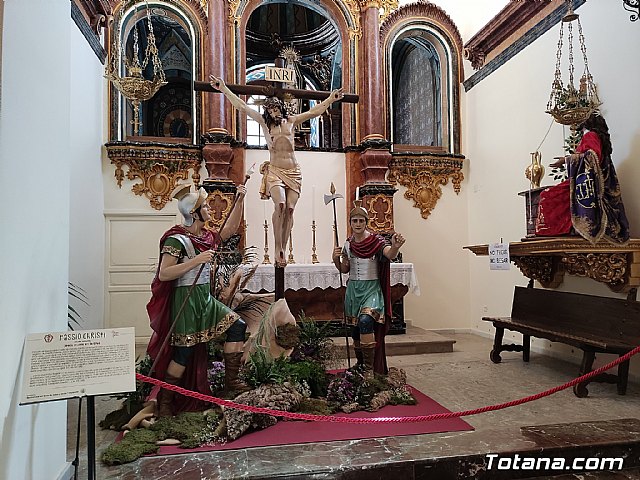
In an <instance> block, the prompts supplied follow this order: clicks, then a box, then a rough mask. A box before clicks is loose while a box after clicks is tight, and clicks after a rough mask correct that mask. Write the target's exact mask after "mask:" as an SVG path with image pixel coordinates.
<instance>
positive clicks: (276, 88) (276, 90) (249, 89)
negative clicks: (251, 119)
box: [193, 57, 359, 103]
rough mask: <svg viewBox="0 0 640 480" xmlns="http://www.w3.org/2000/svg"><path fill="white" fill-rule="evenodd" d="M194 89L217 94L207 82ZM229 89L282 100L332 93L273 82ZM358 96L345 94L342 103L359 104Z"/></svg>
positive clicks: (281, 61)
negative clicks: (286, 86) (290, 86)
mask: <svg viewBox="0 0 640 480" xmlns="http://www.w3.org/2000/svg"><path fill="white" fill-rule="evenodd" d="M275 65H276V68H280V69H281V68H282V67H283V65H284V59H283V58H281V57H278V58H276V61H275ZM193 83H194V89H195V90H196V91H199V92H216V93H221V92H220V91H219V90H216V89H215V88H213V87H212V86H211V84H210V83H207V82H193ZM227 87H229V90H231V91H232V92H233V93H235V94H236V95H264V96H265V97H278V98H279V99H281V100H284V99H285V96H286V97H289V98H290V97H293V98H304V99H308V100H324V99H325V98H327V97H328V96H329V95H331V92H326V91H323V90H304V89H301V88H285V87H284V84H283V82H272V85H240V84H234V83H227ZM358 99H359V97H358V95H356V94H355V93H345V94H344V96H343V97H342V99H341V101H343V102H347V103H358Z"/></svg>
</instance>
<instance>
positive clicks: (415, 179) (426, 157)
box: [388, 154, 464, 219]
mask: <svg viewBox="0 0 640 480" xmlns="http://www.w3.org/2000/svg"><path fill="white" fill-rule="evenodd" d="M463 159H464V157H463V156H461V155H442V156H436V155H434V154H418V155H405V154H403V155H393V159H392V160H391V163H390V164H389V177H388V178H389V182H391V183H392V184H396V183H399V184H400V185H402V186H403V187H405V188H406V189H407V191H406V192H405V193H404V197H405V198H406V199H407V200H413V206H414V207H416V208H418V209H419V210H420V215H421V216H422V218H425V219H426V218H428V217H429V215H431V212H432V211H433V209H434V208H435V206H436V204H437V203H438V200H439V199H440V197H441V196H442V187H443V186H445V185H447V184H448V183H449V180H451V183H452V184H453V190H454V191H455V192H456V194H459V193H460V189H461V184H462V181H463V180H464V174H463V173H462V166H463Z"/></svg>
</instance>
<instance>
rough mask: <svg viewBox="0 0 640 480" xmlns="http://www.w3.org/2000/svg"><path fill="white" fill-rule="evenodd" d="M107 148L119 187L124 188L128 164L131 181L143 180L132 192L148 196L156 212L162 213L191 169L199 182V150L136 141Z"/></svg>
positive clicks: (119, 143)
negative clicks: (123, 182) (124, 167)
mask: <svg viewBox="0 0 640 480" xmlns="http://www.w3.org/2000/svg"><path fill="white" fill-rule="evenodd" d="M106 147H107V155H108V156H109V159H110V160H111V163H112V164H114V165H115V166H116V170H115V174H114V175H115V178H116V181H117V182H118V186H119V187H120V188H122V180H123V179H124V176H125V173H124V170H123V169H122V167H123V166H125V165H126V166H127V167H128V168H129V169H128V171H127V173H126V176H127V178H128V179H129V180H135V179H136V178H139V179H140V180H142V183H137V184H135V185H133V186H132V187H131V191H132V192H133V193H135V194H136V195H144V196H145V197H147V198H148V199H149V201H150V204H151V206H152V207H153V208H155V209H156V210H162V209H163V208H164V206H165V205H166V204H167V202H169V201H170V200H171V192H172V191H173V190H174V189H175V187H176V186H177V185H178V181H179V180H184V179H186V178H188V176H189V170H193V174H192V175H191V178H192V180H193V183H196V184H197V183H199V182H200V171H199V170H200V164H201V163H202V155H201V153H200V149H199V148H198V147H195V146H187V145H180V146H177V145H176V146H168V145H149V144H139V143H133V142H112V143H108V144H107V145H106Z"/></svg>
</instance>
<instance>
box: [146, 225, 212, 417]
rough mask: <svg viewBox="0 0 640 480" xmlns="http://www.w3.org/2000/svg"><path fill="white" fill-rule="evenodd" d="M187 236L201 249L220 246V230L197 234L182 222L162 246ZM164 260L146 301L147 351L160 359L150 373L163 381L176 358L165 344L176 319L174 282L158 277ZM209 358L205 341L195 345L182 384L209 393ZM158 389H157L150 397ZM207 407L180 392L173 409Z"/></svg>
mask: <svg viewBox="0 0 640 480" xmlns="http://www.w3.org/2000/svg"><path fill="white" fill-rule="evenodd" d="M176 234H181V235H186V236H188V237H189V238H190V239H191V242H192V243H193V246H194V247H195V248H196V250H197V251H199V252H202V251H205V250H209V249H212V248H217V246H218V244H219V243H220V236H219V235H218V234H217V232H211V231H209V230H207V231H205V233H204V234H203V235H202V236H200V237H196V236H194V235H192V234H191V233H190V232H189V231H188V230H187V229H186V228H184V227H183V226H181V225H175V226H173V227H171V228H170V229H169V230H167V231H166V232H165V233H164V234H163V235H162V238H161V239H160V248H159V250H160V251H161V250H162V245H163V244H164V242H165V240H166V239H167V238H168V237H170V236H171V235H176ZM161 261H162V253H160V254H159V257H158V269H157V270H156V275H155V278H154V279H153V282H152V283H151V300H149V303H148V304H147V313H148V314H149V322H150V325H151V329H152V330H153V333H152V334H151V338H150V339H149V345H148V346H147V353H148V354H149V356H150V357H151V359H152V361H155V360H156V359H157V360H158V361H157V363H156V366H155V371H154V372H152V374H151V376H153V377H154V378H157V379H159V380H164V375H165V372H166V370H167V367H168V366H169V363H170V362H171V359H172V358H173V349H172V347H171V345H169V342H167V343H166V345H165V347H164V348H162V345H163V343H164V341H165V338H167V335H169V333H170V331H171V326H172V323H173V319H172V318H171V299H172V291H173V281H168V282H163V281H161V280H160V279H159V278H158V271H159V270H160V262H161ZM207 361H208V352H207V346H206V344H204V343H200V344H198V345H195V346H194V347H193V354H192V356H191V358H190V360H189V364H188V365H187V368H186V370H185V372H184V375H183V377H182V382H181V386H182V387H184V388H186V389H189V390H195V391H198V392H200V393H203V394H206V395H210V394H211V389H210V387H209V381H208V378H207ZM155 393H157V391H156V390H155V389H154V392H152V394H151V397H153V396H154V394H155ZM205 408H206V404H205V403H203V402H201V401H200V400H196V399H193V398H190V397H183V396H182V395H178V396H177V397H176V399H175V401H174V409H175V411H176V413H177V412H181V411H198V410H203V409H205Z"/></svg>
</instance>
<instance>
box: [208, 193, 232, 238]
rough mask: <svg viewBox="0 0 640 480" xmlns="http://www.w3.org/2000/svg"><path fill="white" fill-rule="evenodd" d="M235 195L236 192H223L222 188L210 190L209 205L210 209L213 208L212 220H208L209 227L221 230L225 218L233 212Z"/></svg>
mask: <svg viewBox="0 0 640 480" xmlns="http://www.w3.org/2000/svg"><path fill="white" fill-rule="evenodd" d="M234 195H235V194H234V193H228V192H223V191H222V190H213V191H211V192H209V196H208V197H207V204H208V205H209V210H211V220H208V221H207V223H206V227H207V228H209V229H212V228H215V229H216V230H218V231H219V230H220V228H221V227H222V223H223V222H224V219H225V218H227V216H228V215H229V213H231V207H232V206H233V197H234Z"/></svg>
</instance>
